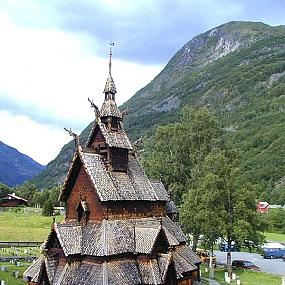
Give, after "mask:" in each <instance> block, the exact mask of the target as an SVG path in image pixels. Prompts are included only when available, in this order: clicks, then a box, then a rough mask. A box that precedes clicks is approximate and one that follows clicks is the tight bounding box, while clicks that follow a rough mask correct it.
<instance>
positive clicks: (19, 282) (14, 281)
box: [0, 262, 30, 285]
mask: <svg viewBox="0 0 285 285" xmlns="http://www.w3.org/2000/svg"><path fill="white" fill-rule="evenodd" d="M1 265H4V266H6V267H7V272H2V271H1V270H0V280H4V281H6V283H5V284H6V285H23V284H27V283H26V282H24V281H23V273H24V271H25V270H26V269H27V268H28V266H29V265H30V263H21V264H20V266H15V265H12V264H11V263H9V262H0V266H1ZM13 271H18V272H19V275H18V278H15V277H14V276H12V272H13Z"/></svg>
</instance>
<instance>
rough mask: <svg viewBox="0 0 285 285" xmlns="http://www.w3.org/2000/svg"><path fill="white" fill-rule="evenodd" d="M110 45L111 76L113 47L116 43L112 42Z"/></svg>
mask: <svg viewBox="0 0 285 285" xmlns="http://www.w3.org/2000/svg"><path fill="white" fill-rule="evenodd" d="M109 44H110V54H109V55H110V61H109V74H110V75H111V67H112V46H114V45H115V43H114V42H112V41H111V42H110V43H109Z"/></svg>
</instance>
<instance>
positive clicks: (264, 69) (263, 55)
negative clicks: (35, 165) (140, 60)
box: [34, 22, 285, 193]
mask: <svg viewBox="0 0 285 285" xmlns="http://www.w3.org/2000/svg"><path fill="white" fill-rule="evenodd" d="M115 82H116V79H115ZM117 96H120V90H118V95H117ZM185 105H190V106H193V107H195V106H197V107H201V106H206V107H207V108H209V109H210V110H211V111H213V112H214V113H215V114H216V115H217V117H218V118H219V119H220V120H221V122H222V125H223V128H224V129H225V130H226V132H225V139H227V140H228V141H229V142H231V143H233V144H234V145H235V146H237V147H238V148H239V149H241V151H242V163H241V165H240V168H241V170H242V171H243V172H244V175H245V177H246V178H247V179H248V180H249V181H251V182H253V183H255V184H256V183H257V184H258V185H259V186H260V189H259V193H261V192H264V191H267V189H268V187H269V188H270V187H271V185H273V184H274V182H277V181H279V180H280V178H282V177H283V176H284V175H285V148H284V146H285V116H284V115H285V114H284V110H285V28H284V26H279V27H271V26H268V25H265V24H263V23H254V22H230V23H227V24H224V25H222V26H219V27H217V28H214V29H212V30H210V31H207V32H205V33H203V34H201V35H198V36H196V37H194V38H193V39H192V40H190V41H189V42H188V43H187V44H186V45H185V46H184V47H182V48H181V49H180V50H179V51H178V52H177V53H176V54H175V55H174V56H173V57H172V59H171V60H170V61H169V63H168V64H167V65H166V67H165V68H164V70H162V72H161V73H160V74H158V75H157V76H156V78H154V79H153V80H152V81H151V82H150V83H149V84H148V85H147V86H145V87H144V88H143V89H141V90H140V91H138V92H137V93H136V94H135V95H134V96H133V97H132V98H131V99H130V100H128V101H127V102H126V103H125V104H124V105H123V106H122V109H126V108H129V109H130V110H131V112H130V114H129V115H128V116H127V117H126V118H125V128H126V130H127V132H128V134H129V135H130V137H131V138H132V139H136V138H138V137H140V136H141V135H143V136H145V135H146V136H149V135H151V134H152V131H153V129H154V128H155V126H156V125H159V124H166V123H169V122H174V121H175V120H177V118H178V116H179V112H180V110H181V108H182V107H183V106H185ZM87 133H88V128H87V129H85V130H84V131H83V134H82V141H83V142H84V140H85V139H86V135H87ZM73 150H74V145H73V142H71V143H69V144H67V145H65V146H64V147H63V149H62V151H61V153H60V154H59V156H58V157H57V158H56V159H55V160H54V161H52V162H51V163H50V164H49V165H48V168H47V170H45V171H44V172H42V173H41V174H40V175H39V176H38V177H37V178H36V179H35V180H34V182H36V183H37V184H38V185H40V186H47V185H51V184H53V183H55V182H57V181H59V180H61V181H62V179H63V176H64V173H65V171H66V168H67V166H68V159H70V158H71V156H72V152H73Z"/></svg>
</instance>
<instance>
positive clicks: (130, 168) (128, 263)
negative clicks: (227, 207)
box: [24, 53, 200, 285]
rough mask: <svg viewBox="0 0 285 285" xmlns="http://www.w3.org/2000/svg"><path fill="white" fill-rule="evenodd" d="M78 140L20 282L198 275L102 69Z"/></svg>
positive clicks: (166, 280) (164, 280)
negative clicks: (60, 208) (57, 215)
mask: <svg viewBox="0 0 285 285" xmlns="http://www.w3.org/2000/svg"><path fill="white" fill-rule="evenodd" d="M104 94H105V101H104V103H103V105H102V108H101V110H100V111H99V110H98V109H97V108H96V106H94V105H93V107H95V114H96V119H95V121H94V125H93V128H92V130H91V132H90V135H89V138H88V141H87V143H86V146H85V147H81V146H80V144H79V142H78V141H77V147H76V153H75V155H74V158H73V161H72V163H71V167H70V169H69V172H68V174H67V178H66V181H65V183H64V185H63V188H62V191H61V194H60V200H61V201H62V202H65V203H66V216H65V219H64V221H63V222H62V223H61V224H57V223H53V226H52V229H51V232H50V234H49V236H48V237H47V239H46V241H45V243H44V244H43V254H42V256H41V257H39V258H38V259H37V261H36V262H35V263H34V264H33V265H32V266H30V267H29V268H28V269H27V270H26V271H25V273H24V276H25V278H26V279H27V282H28V283H27V284H30V285H32V284H41V285H44V284H45V285H46V284H55V285H59V284H60V285H73V284H74V285H75V284H76V285H80V284H82V285H83V284H84V285H88V284H90V285H91V284H92V285H96V284H98V285H102V284H103V285H107V284H114V285H115V284H116V285H118V284H168V285H172V284H180V285H190V284H192V283H193V281H194V280H197V279H199V265H200V259H199V258H198V257H197V256H196V254H194V253H193V251H192V250H191V248H190V247H189V246H188V245H187V239H186V237H185V235H184V234H183V232H182V231H181V229H180V227H179V225H178V224H177V222H176V217H177V209H176V207H175V205H174V203H173V202H172V201H170V198H169V195H168V194H167V192H166V190H165V188H164V186H163V184H162V183H161V182H159V181H152V180H150V179H149V178H148V177H147V176H146V174H145V173H144V172H143V170H142V168H141V166H140V165H139V163H138V160H137V158H136V154H135V152H134V150H133V146H132V144H131V143H130V141H129V138H128V136H127V135H126V133H125V130H124V127H123V122H122V121H123V113H122V112H121V111H120V110H119V109H118V107H117V105H116V101H115V94H116V87H115V84H114V81H113V78H112V76H111V53H110V65H109V76H108V78H107V82H106V85H105V89H104Z"/></svg>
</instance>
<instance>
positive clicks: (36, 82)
mask: <svg viewBox="0 0 285 285" xmlns="http://www.w3.org/2000/svg"><path fill="white" fill-rule="evenodd" d="M233 20H250V21H262V22H264V23H267V24H270V25H282V24H283V25H284V24H285V0H236V1H233V0H199V1H197V0H195V1H192V0H188V1H186V0H172V1H170V0H151V1H148V0H136V1H134V0H118V1H115V0H105V1H104V0H98V1H95V0H92V1H91V0H90V1H88V0H85V1H78V0H64V1H61V0H57V1H56V0H46V1H44V0H41V1H39V0H10V1H9V0H7V1H5V0H1V1H0V41H1V42H0V43H1V44H0V140H1V141H3V142H4V143H6V144H8V145H10V146H13V147H15V148H17V149H18V150H19V151H21V152H23V153H25V154H27V155H29V156H31V157H32V158H33V159H35V160H36V161H38V162H40V163H42V164H47V163H48V162H49V161H51V160H52V159H54V158H55V157H56V155H57V154H58V152H59V151H60V149H61V147H62V146H63V145H64V144H65V143H66V142H68V141H69V140H70V137H69V136H68V134H67V133H66V132H65V131H64V130H63V128H64V127H68V128H72V129H73V131H75V132H77V133H80V132H81V131H82V130H83V129H84V128H85V127H86V126H87V124H88V123H89V122H90V121H92V120H93V111H92V110H91V109H90V107H89V103H88V101H87V98H88V97H91V98H92V99H93V100H94V101H95V103H97V104H98V105H101V104H102V100H103V93H102V92H103V89H104V84H105V80H106V78H107V73H108V53H109V50H108V49H109V46H108V43H109V42H110V41H114V42H115V46H114V49H113V65H112V74H113V78H114V80H115V83H116V86H117V91H118V93H117V97H116V98H117V103H118V104H119V105H120V104H122V103H123V102H124V101H126V100H127V99H128V98H130V97H131V96H132V95H134V93H135V92H136V91H138V90H139V89H140V88H142V87H144V86H145V85H146V84H147V83H148V82H149V81H150V80H151V79H152V78H153V77H154V76H155V75H157V74H158V73H159V72H160V71H161V69H162V68H163V67H164V66H165V64H166V63H167V62H168V61H169V59H170V58H171V57H172V56H173V55H174V53H175V52H176V51H177V50H178V49H180V48H181V47H182V46H183V45H184V44H185V43H186V42H188V41H189V40H190V39H191V38H192V37H193V36H195V35H197V34H199V33H202V32H205V31H206V30H209V29H211V28H213V27H215V26H218V25H220V24H223V23H226V22H229V21H233Z"/></svg>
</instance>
